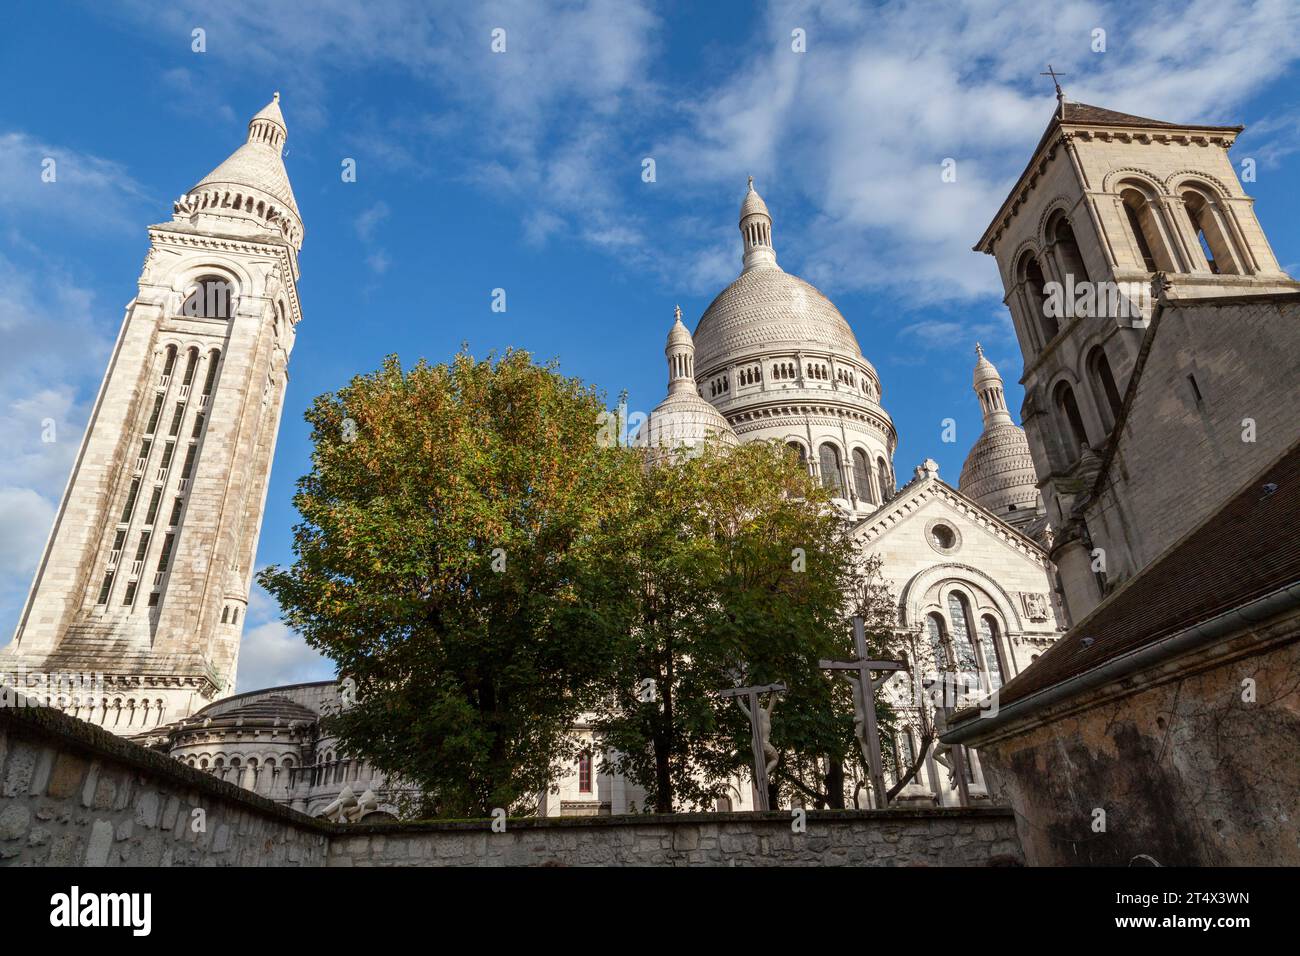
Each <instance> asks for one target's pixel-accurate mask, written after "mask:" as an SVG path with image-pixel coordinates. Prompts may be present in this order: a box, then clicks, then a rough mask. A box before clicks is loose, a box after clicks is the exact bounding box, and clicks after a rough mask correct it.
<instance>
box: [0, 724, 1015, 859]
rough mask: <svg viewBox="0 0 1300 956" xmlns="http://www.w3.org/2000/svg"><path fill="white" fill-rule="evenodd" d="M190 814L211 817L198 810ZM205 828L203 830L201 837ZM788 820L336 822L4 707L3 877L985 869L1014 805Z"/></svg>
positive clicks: (127, 745) (1003, 844) (743, 816)
mask: <svg viewBox="0 0 1300 956" xmlns="http://www.w3.org/2000/svg"><path fill="white" fill-rule="evenodd" d="M195 811H202V812H201V813H196V812H195ZM199 819H202V821H203V826H202V827H201V828H200V827H198V826H196V821H198V820H199ZM792 822H793V818H792V815H791V814H790V812H788V811H776V812H772V813H767V814H752V813H723V814H676V815H648V814H642V815H628V816H617V817H561V818H549V819H536V818H521V819H518V820H510V821H508V822H507V828H506V831H505V832H504V833H494V832H492V830H491V825H490V822H489V821H426V822H416V823H398V824H393V823H384V824H352V825H339V824H331V823H324V822H322V821H319V820H314V819H312V818H310V817H307V816H305V815H303V814H301V813H297V812H296V811H293V810H289V809H287V808H285V807H283V806H281V805H279V804H276V803H273V802H271V801H269V800H266V799H264V798H262V797H259V796H256V795H255V794H251V793H248V792H247V791H244V790H240V789H239V788H238V787H235V786H234V785H232V784H228V783H225V782H223V781H220V780H216V779H215V778H213V777H211V776H209V775H207V774H204V773H201V772H199V771H197V770H192V769H190V768H189V767H186V766H184V765H182V764H180V763H178V762H176V761H174V760H172V759H170V758H168V757H165V756H163V755H162V754H159V753H156V752H154V751H151V750H146V749H144V748H143V747H140V746H138V745H136V744H134V743H131V742H130V741H128V740H123V739H121V738H119V737H116V736H114V735H113V734H110V733H108V732H106V731H104V730H101V729H100V728H98V727H95V726H92V725H90V724H87V723H84V722H82V721H78V720H76V719H74V718H71V717H68V716H66V715H64V714H61V713H59V712H57V711H54V710H51V709H48V708H43V707H12V706H5V707H0V865H4V866H14V865H18V866H24V865H25V866H213V865H215V866H324V865H328V866H601V865H625V866H777V865H807V866H817V865H822V866H845V865H877V866H980V865H1018V864H1020V863H1022V862H1023V855H1022V853H1021V850H1020V843H1019V841H1018V839H1017V837H1016V831H1015V822H1014V819H1013V817H1012V815H1011V813H1010V811H1008V810H1001V809H995V808H977V809H970V810H935V809H925V810H886V811H876V810H865V811H810V812H809V813H808V814H807V829H806V832H803V833H795V832H793V828H792Z"/></svg>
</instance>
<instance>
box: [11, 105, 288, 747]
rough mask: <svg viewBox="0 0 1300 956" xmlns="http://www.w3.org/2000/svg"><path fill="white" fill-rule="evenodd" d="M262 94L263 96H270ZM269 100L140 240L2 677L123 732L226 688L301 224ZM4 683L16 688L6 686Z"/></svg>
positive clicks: (256, 522) (243, 602)
mask: <svg viewBox="0 0 1300 956" xmlns="http://www.w3.org/2000/svg"><path fill="white" fill-rule="evenodd" d="M278 97H279V94H277V95H276V99H277V101H278ZM284 137H285V127H284V118H283V116H281V114H280V108H279V105H278V102H272V103H270V104H268V106H267V107H266V108H265V109H264V110H262V111H261V112H260V113H258V114H257V115H256V116H255V117H254V118H253V120H252V121H251V122H250V123H249V133H248V141H247V142H246V143H245V144H244V145H243V146H241V147H240V148H239V149H238V150H237V151H236V152H235V153H234V154H233V155H232V156H231V157H230V158H229V159H228V160H226V162H224V163H223V164H221V166H219V167H218V168H217V169H216V170H214V171H213V173H212V174H210V175H209V176H207V177H206V178H205V179H204V180H202V181H201V182H200V183H199V185H197V186H195V187H194V189H192V190H191V191H190V192H189V193H187V194H186V195H185V196H183V197H182V198H181V199H179V200H177V202H176V204H175V208H174V217H173V221H172V222H170V223H165V224H161V225H155V226H151V227H150V229H149V240H150V247H149V252H148V255H147V256H146V258H145V263H144V268H143V269H142V271H141V274H140V280H139V287H138V291H137V293H136V295H135V298H134V299H132V301H131V302H130V303H129V304H128V306H127V310H126V317H125V320H124V321H123V323H122V329H121V333H120V334H119V336H118V339H117V343H116V345H115V346H114V349H113V354H112V358H111V359H110V362H109V366H108V372H107V374H106V375H105V377H104V381H103V384H102V386H101V388H100V391H99V395H98V397H97V399H96V401H95V405H94V408H93V410H92V412H91V416H90V422H89V424H88V426H87V428H86V434H85V437H84V439H83V440H82V444H81V448H80V451H79V453H78V455H77V458H76V462H75V464H74V466H73V471H72V476H71V478H70V479H69V481H68V485H67V488H66V490H65V492H64V496H63V500H62V502H61V504H60V506H59V510H58V513H57V517H56V519H55V524H54V528H53V530H52V531H51V534H50V538H49V541H48V544H47V545H46V549H45V553H44V555H43V557H42V559H41V561H40V564H39V565H38V569H37V572H36V578H35V581H34V583H33V585H32V589H31V593H30V596H29V597H28V600H27V604H26V606H25V607H24V609H23V612H22V614H21V616H20V618H19V624H18V629H17V632H16V634H15V636H14V640H13V642H12V643H11V644H10V645H9V647H8V648H7V649H6V651H5V652H4V654H3V655H2V656H0V672H5V673H7V674H9V675H10V679H9V682H10V683H15V682H18V683H21V684H22V686H24V687H25V688H27V689H28V690H29V692H33V693H35V692H37V691H35V690H33V689H32V688H34V687H35V686H36V683H34V682H32V681H31V680H30V678H31V677H32V676H33V675H35V677H36V681H37V682H39V680H40V679H41V676H42V675H63V674H72V675H86V674H91V673H94V674H96V675H102V681H103V686H102V688H101V689H99V690H97V692H95V693H93V694H92V693H82V694H76V695H73V696H71V697H63V698H61V697H60V696H59V695H58V694H57V693H53V694H51V693H46V694H45V695H44V696H45V697H47V698H49V700H50V703H52V704H55V705H58V706H62V707H64V708H65V709H67V710H68V711H69V712H71V713H74V714H75V715H76V716H79V717H81V718H83V719H85V720H88V721H91V722H93V723H96V724H100V725H102V726H105V727H108V728H110V729H112V730H114V731H115V732H118V733H124V734H130V733H138V732H140V731H141V730H145V729H148V728H150V727H155V726H158V725H160V724H162V723H163V722H164V721H167V720H174V719H176V718H178V717H184V716H185V715H187V714H190V713H192V712H193V711H195V710H197V709H199V708H200V707H201V706H203V705H204V704H205V703H207V702H208V701H210V700H212V699H214V698H217V697H220V696H222V695H225V694H229V693H230V692H231V691H232V690H233V689H234V686H235V679H236V667H237V664H238V658H239V640H240V635H241V633H242V629H243V620H244V612H245V611H246V609H247V605H248V592H249V587H250V584H251V579H252V573H253V558H254V555H255V554H256V549H257V538H258V533H259V531H260V529H261V520H262V512H263V506H264V503H265V496H266V488H267V482H268V479H269V477H270V468H271V459H272V456H273V454H274V450H275V440H276V434H277V432H278V429H279V423H280V411H281V408H282V405H283V399H284V389H285V385H286V382H287V372H286V369H287V365H288V359H289V353H290V352H291V351H292V349H293V341H294V334H295V332H294V330H295V328H296V326H297V324H298V321H299V319H300V318H301V313H300V310H299V304H298V296H297V287H296V283H297V280H298V250H299V248H300V247H301V244H302V223H301V220H300V219H299V217H298V210H297V205H296V203H295V201H294V198H293V193H292V190H291V189H290V188H289V183H288V177H287V175H286V174H285V172H284V165H283V162H282V161H281V158H280V152H281V149H282V148H283V145H284ZM15 672H18V673H19V674H20V678H21V679H20V680H19V681H15V679H14V678H13V676H12V675H14V673H15Z"/></svg>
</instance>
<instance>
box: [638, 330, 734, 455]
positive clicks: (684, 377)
mask: <svg viewBox="0 0 1300 956" xmlns="http://www.w3.org/2000/svg"><path fill="white" fill-rule="evenodd" d="M664 355H665V357H666V358H667V359H668V396H667V397H666V398H665V399H664V400H663V401H662V402H660V403H659V404H658V405H657V406H655V409H654V411H652V412H651V413H650V417H649V419H648V420H647V421H646V423H645V424H644V425H642V426H641V428H640V430H639V431H638V433H637V438H636V443H637V444H638V445H640V446H643V447H646V448H649V449H650V453H651V454H650V457H651V460H652V461H654V460H656V459H658V458H659V457H661V456H662V455H664V454H665V453H668V452H669V451H670V450H673V449H686V450H688V451H689V450H691V449H697V448H700V447H701V446H703V444H704V443H705V442H708V441H716V442H719V443H720V444H722V445H735V444H736V443H737V442H736V433H735V432H733V431H732V430H731V426H730V425H729V424H727V419H726V418H725V417H723V415H722V413H721V412H719V411H718V410H717V409H716V408H714V407H713V406H712V405H710V404H709V403H708V402H706V401H705V400H704V399H703V398H701V397H700V392H699V389H698V388H697V387H696V385H695V342H694V341H693V340H692V338H691V333H690V330H689V329H687V328H686V326H685V324H683V322H682V310H681V307H680V306H678V307H677V308H676V310H675V321H674V322H673V327H672V328H671V329H670V330H669V331H668V343H667V345H665V346H664Z"/></svg>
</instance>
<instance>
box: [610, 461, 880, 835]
mask: <svg viewBox="0 0 1300 956" xmlns="http://www.w3.org/2000/svg"><path fill="white" fill-rule="evenodd" d="M623 531H624V538H623V541H624V543H623V545H622V547H621V549H620V550H621V553H622V554H623V555H625V556H626V561H625V563H624V566H623V567H622V568H621V569H620V570H619V571H618V574H619V575H620V576H622V577H623V578H624V580H625V582H626V583H625V587H624V591H623V593H624V595H625V598H626V601H627V603H628V604H629V605H630V606H631V610H630V611H628V612H623V613H621V614H619V615H618V616H619V617H621V618H624V619H628V620H630V621H631V622H632V626H631V628H630V629H629V631H628V633H627V635H626V638H625V640H624V642H623V644H622V646H621V651H620V654H619V658H618V666H617V668H616V673H617V674H618V675H619V676H618V680H617V681H616V682H615V683H614V684H613V686H612V687H611V691H610V693H609V694H608V696H607V697H606V698H605V701H604V703H605V706H604V707H603V708H602V709H601V712H600V715H599V718H598V720H597V728H598V730H599V731H600V732H601V734H602V735H603V738H604V742H605V744H606V745H607V746H608V747H609V748H611V753H612V755H611V757H610V758H609V761H608V765H609V768H610V769H612V770H614V771H617V772H620V773H624V774H626V775H627V776H628V777H629V778H630V779H631V780H633V781H634V782H636V783H638V784H640V785H641V786H642V787H644V788H645V789H646V791H647V793H648V797H649V801H650V803H651V804H652V805H653V806H654V808H655V809H656V810H658V811H660V812H671V811H673V810H676V809H682V808H695V807H703V806H708V805H709V804H710V803H711V801H712V799H713V798H714V797H715V796H716V795H717V794H719V793H720V792H721V787H722V786H723V781H724V780H725V778H726V777H727V776H729V775H730V774H733V773H735V772H736V771H737V770H741V769H743V768H747V767H749V766H750V759H751V758H750V752H751V751H750V743H749V740H750V737H749V734H750V730H749V723H748V721H747V719H746V717H745V715H744V714H743V713H742V712H741V711H740V709H739V708H738V707H737V706H736V705H735V702H734V701H733V700H726V699H719V698H717V697H715V696H712V695H711V693H710V692H712V691H715V690H718V689H721V688H724V687H728V686H732V685H734V684H741V683H745V684H766V683H774V682H778V681H780V682H784V683H785V684H786V685H787V686H788V687H789V691H788V692H787V693H786V694H784V695H782V698H781V700H780V703H779V704H778V706H777V709H776V714H775V717H774V720H773V735H772V742H773V744H774V745H775V746H777V747H778V748H779V749H780V750H781V751H782V752H783V754H784V753H791V754H799V755H801V757H806V758H808V759H812V758H813V757H815V756H816V755H819V754H827V753H833V754H836V755H842V754H843V753H844V752H845V750H846V747H847V744H846V743H845V740H846V735H847V740H848V741H850V742H851V741H852V717H851V710H850V711H849V714H848V715H847V716H846V715H845V713H844V712H843V711H842V710H840V711H838V712H837V711H836V710H835V709H833V708H832V707H831V706H830V703H831V698H832V697H833V696H834V695H836V694H837V693H840V694H841V695H842V696H845V697H847V690H842V689H841V688H838V687H836V686H835V685H833V684H832V683H831V682H830V681H829V680H828V679H827V677H826V675H824V674H823V673H822V672H821V671H820V670H819V669H818V660H819V659H820V658H822V657H830V656H840V655H845V654H848V653H849V652H850V650H851V647H852V644H851V641H850V640H849V637H848V631H847V627H846V625H845V623H844V616H845V595H846V593H848V592H849V589H850V588H851V586H852V583H853V581H854V580H855V575H856V573H857V572H856V565H855V561H854V549H853V544H852V541H851V539H850V537H849V529H848V527H847V525H846V523H845V522H844V520H843V519H842V518H841V517H840V515H839V514H838V513H837V512H836V511H835V509H834V508H833V507H832V506H831V505H830V502H829V495H828V493H827V492H826V491H825V490H824V489H823V488H822V487H821V486H820V485H819V484H818V483H817V482H816V481H815V479H813V478H812V477H811V476H810V475H809V474H808V473H807V470H806V469H805V468H804V467H803V466H802V465H800V464H799V463H798V461H797V460H796V459H795V457H794V456H793V455H792V454H791V453H790V452H789V450H788V449H786V448H785V447H784V446H781V445H779V444H769V443H766V442H753V443H747V444H744V445H741V446H740V447H738V448H733V449H724V448H719V447H716V446H707V447H705V448H704V449H703V450H702V452H701V453H699V454H695V455H682V454H679V455H676V456H661V457H660V460H659V461H658V463H657V464H656V465H655V466H654V467H652V468H648V469H647V470H646V471H645V472H644V474H643V476H642V481H641V483H640V488H639V491H638V493H637V494H636V495H635V504H634V508H633V512H632V514H631V516H630V519H629V520H628V522H627V523H626V525H625V526H624V529H623ZM647 682H651V683H647ZM649 688H653V695H652V697H651V695H649V694H647V693H646V690H647V689H649ZM783 759H784V757H783ZM777 773H778V776H779V775H780V773H781V771H780V769H778V771H777ZM774 805H775V804H774Z"/></svg>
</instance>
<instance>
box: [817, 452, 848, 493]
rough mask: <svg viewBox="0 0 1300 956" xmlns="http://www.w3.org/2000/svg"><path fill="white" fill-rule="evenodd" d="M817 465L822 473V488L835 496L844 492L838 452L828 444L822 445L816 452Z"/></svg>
mask: <svg viewBox="0 0 1300 956" xmlns="http://www.w3.org/2000/svg"><path fill="white" fill-rule="evenodd" d="M817 458H818V463H819V464H820V466H821V472H822V487H823V488H829V489H830V490H831V491H833V492H834V493H835V494H836V495H840V494H842V493H843V491H844V483H843V481H841V479H840V450H839V449H838V448H836V447H835V446H834V445H832V444H831V443H830V442H826V443H824V444H823V445H822V446H821V448H820V449H819V450H818V452H817Z"/></svg>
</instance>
